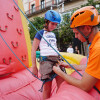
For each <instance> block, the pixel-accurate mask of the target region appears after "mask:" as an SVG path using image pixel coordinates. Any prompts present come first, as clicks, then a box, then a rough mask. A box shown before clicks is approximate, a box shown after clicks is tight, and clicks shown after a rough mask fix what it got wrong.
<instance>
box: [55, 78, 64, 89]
mask: <svg viewBox="0 0 100 100" xmlns="http://www.w3.org/2000/svg"><path fill="white" fill-rule="evenodd" d="M55 79H56V83H57V90H58V88H59V87H60V85H61V83H62V82H63V81H64V80H63V79H62V78H61V77H60V76H56V78H55Z"/></svg>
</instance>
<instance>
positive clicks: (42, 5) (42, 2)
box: [41, 0, 45, 9]
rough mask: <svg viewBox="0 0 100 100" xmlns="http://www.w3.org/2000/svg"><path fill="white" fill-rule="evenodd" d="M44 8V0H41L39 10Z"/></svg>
mask: <svg viewBox="0 0 100 100" xmlns="http://www.w3.org/2000/svg"><path fill="white" fill-rule="evenodd" d="M44 8H45V0H41V9H44Z"/></svg>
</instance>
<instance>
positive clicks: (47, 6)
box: [25, 0, 72, 17]
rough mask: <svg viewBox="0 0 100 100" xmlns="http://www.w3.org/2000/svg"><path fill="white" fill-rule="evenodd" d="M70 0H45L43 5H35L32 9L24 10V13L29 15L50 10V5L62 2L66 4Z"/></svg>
mask: <svg viewBox="0 0 100 100" xmlns="http://www.w3.org/2000/svg"><path fill="white" fill-rule="evenodd" d="M70 1H72V0H59V2H54V0H51V1H49V2H46V3H45V4H44V5H40V6H37V7H35V8H33V9H30V10H28V11H26V12H25V14H26V16H27V17H31V16H33V15H35V14H38V13H41V12H44V11H47V10H50V9H51V6H52V5H59V4H61V3H63V2H64V4H66V3H68V2H70ZM56 7H57V6H55V7H53V8H56Z"/></svg>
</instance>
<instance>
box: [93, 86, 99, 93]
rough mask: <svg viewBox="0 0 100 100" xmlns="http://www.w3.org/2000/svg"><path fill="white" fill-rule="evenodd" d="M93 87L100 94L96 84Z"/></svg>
mask: <svg viewBox="0 0 100 100" xmlns="http://www.w3.org/2000/svg"><path fill="white" fill-rule="evenodd" d="M93 88H94V89H95V90H96V91H97V92H98V93H99V94H100V91H99V90H98V89H97V88H96V86H94V87H93Z"/></svg>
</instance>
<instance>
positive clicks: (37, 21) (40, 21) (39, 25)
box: [28, 17, 45, 40]
mask: <svg viewBox="0 0 100 100" xmlns="http://www.w3.org/2000/svg"><path fill="white" fill-rule="evenodd" d="M31 23H32V24H33V25H34V26H35V28H36V29H37V30H38V31H39V30H41V29H43V27H44V23H45V22H44V18H43V17H35V18H33V20H32V21H31ZM28 26H29V33H30V38H31V40H33V39H34V36H35V34H36V33H37V31H36V29H35V28H34V27H33V26H32V25H31V24H29V25H28Z"/></svg>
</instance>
